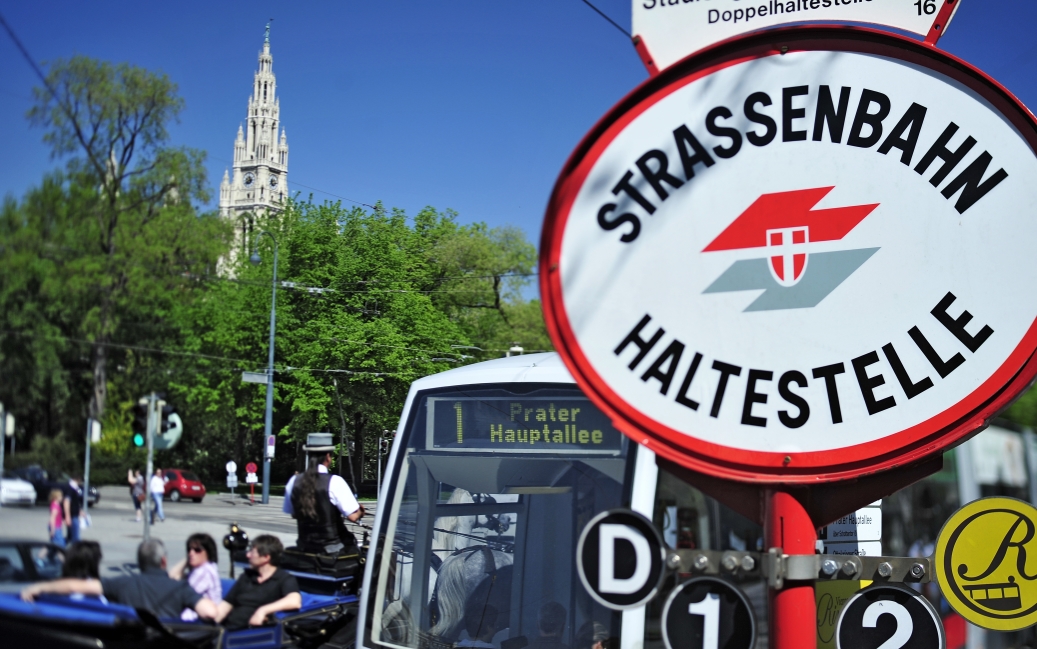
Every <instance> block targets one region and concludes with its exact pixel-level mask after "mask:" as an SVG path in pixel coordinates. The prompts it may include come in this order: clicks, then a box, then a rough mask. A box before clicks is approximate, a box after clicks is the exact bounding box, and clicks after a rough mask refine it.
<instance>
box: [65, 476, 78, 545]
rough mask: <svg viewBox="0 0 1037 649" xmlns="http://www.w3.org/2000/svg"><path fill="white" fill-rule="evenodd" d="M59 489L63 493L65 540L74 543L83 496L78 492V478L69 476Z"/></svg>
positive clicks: (76, 537) (76, 538)
mask: <svg viewBox="0 0 1037 649" xmlns="http://www.w3.org/2000/svg"><path fill="white" fill-rule="evenodd" d="M61 490H62V492H63V493H64V504H63V507H64V514H65V525H67V526H68V534H66V535H65V540H66V541H68V542H70V543H75V542H76V541H78V540H79V530H80V520H79V519H80V514H81V513H82V511H83V496H82V495H80V493H79V478H78V477H74V478H69V479H68V482H67V483H65V484H64V485H62V487H61Z"/></svg>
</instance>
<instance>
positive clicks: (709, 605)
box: [663, 577, 756, 649]
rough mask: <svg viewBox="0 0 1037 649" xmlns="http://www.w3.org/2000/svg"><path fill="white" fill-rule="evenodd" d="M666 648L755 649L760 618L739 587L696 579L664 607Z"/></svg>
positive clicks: (686, 584) (720, 580)
mask: <svg viewBox="0 0 1037 649" xmlns="http://www.w3.org/2000/svg"><path fill="white" fill-rule="evenodd" d="M663 642H664V643H665V644H666V649H752V647H753V645H754V644H755V643H756V617H755V616H754V615H753V609H752V606H750V605H749V600H748V599H747V598H746V596H745V593H743V592H742V591H741V590H740V589H739V588H738V587H737V586H735V585H734V584H730V583H728V582H726V581H724V580H723V579H719V578H717V577H696V578H695V579H691V580H689V581H686V582H684V583H683V584H681V586H680V587H679V588H676V589H674V591H673V592H672V593H670V597H669V599H667V600H666V606H665V607H663Z"/></svg>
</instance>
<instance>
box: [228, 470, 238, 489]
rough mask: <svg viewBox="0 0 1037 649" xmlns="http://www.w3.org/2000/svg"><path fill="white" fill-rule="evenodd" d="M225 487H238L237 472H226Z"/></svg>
mask: <svg viewBox="0 0 1037 649" xmlns="http://www.w3.org/2000/svg"><path fill="white" fill-rule="evenodd" d="M227 488H228V489H237V488H238V474H236V473H228V474H227Z"/></svg>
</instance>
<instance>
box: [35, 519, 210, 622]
mask: <svg viewBox="0 0 1037 649" xmlns="http://www.w3.org/2000/svg"><path fill="white" fill-rule="evenodd" d="M137 565H138V566H139V567H140V574H136V575H127V576H123V577H108V578H105V579H75V578H66V579H58V580H56V581H47V582H42V583H37V584H33V585H32V586H29V587H28V588H26V589H25V590H23V591H22V599H23V600H25V601H27V602H31V601H33V599H35V597H36V596H37V595H41V594H44V593H52V594H55V595H71V594H74V593H78V594H81V595H93V596H95V597H99V596H101V595H104V596H105V597H106V598H108V599H109V600H110V601H112V602H115V603H116V604H123V605H126V606H132V607H133V608H139V609H144V610H146V611H150V612H151V613H153V614H154V615H155V617H158V618H160V619H175V618H178V617H179V616H180V612H181V611H182V610H183V609H185V608H189V609H192V610H194V611H195V612H196V613H198V615H199V616H200V617H203V618H208V619H214V618H216V617H217V615H218V612H219V611H218V610H217V607H216V604H214V603H213V602H212V600H210V599H209V598H207V597H203V596H202V595H201V594H199V593H197V592H195V591H194V589H193V588H191V587H190V586H189V585H188V584H187V582H184V581H176V580H174V579H170V578H169V575H168V574H167V573H166V546H165V545H163V544H162V541H160V540H158V539H155V538H152V539H150V540H148V541H144V542H143V543H141V544H140V546H139V547H138V548H137Z"/></svg>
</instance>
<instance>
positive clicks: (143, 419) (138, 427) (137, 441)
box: [133, 399, 148, 448]
mask: <svg viewBox="0 0 1037 649" xmlns="http://www.w3.org/2000/svg"><path fill="white" fill-rule="evenodd" d="M147 435H148V402H147V400H146V399H145V400H143V401H142V402H138V403H137V404H136V405H135V406H133V445H134V446H136V447H137V448H140V447H142V446H146V445H147V443H148V437H147Z"/></svg>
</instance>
